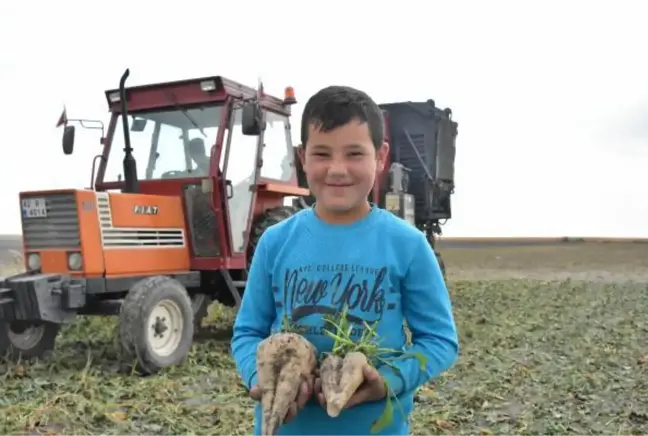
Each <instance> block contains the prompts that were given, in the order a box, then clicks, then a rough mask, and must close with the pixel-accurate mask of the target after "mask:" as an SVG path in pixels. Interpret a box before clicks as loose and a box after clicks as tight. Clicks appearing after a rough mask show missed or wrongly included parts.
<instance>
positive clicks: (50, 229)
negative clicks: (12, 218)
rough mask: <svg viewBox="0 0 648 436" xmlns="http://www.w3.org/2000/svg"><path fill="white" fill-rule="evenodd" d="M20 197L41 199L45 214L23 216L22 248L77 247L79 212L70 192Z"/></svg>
mask: <svg viewBox="0 0 648 436" xmlns="http://www.w3.org/2000/svg"><path fill="white" fill-rule="evenodd" d="M22 198H45V204H46V207H47V217H45V218H25V217H24V216H22V229H23V238H24V245H25V247H24V248H25V250H42V249H46V248H58V249H79V248H80V247H81V238H80V237H79V214H78V212H77V205H76V196H75V195H74V194H73V193H70V194H47V195H39V194H30V195H25V196H23V197H22Z"/></svg>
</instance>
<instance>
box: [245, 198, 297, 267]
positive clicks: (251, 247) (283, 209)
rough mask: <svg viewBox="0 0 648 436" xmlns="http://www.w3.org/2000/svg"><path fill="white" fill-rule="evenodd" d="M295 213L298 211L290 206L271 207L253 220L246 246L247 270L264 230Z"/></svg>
mask: <svg viewBox="0 0 648 436" xmlns="http://www.w3.org/2000/svg"><path fill="white" fill-rule="evenodd" d="M297 211H298V209H297V208H295V207H292V206H279V207H273V208H272V209H268V210H266V211H265V212H264V213H263V214H261V215H259V216H258V217H257V218H256V219H255V220H254V222H253V223H252V228H251V229H250V243H249V244H248V269H249V268H250V265H251V264H252V256H254V251H255V250H256V247H257V245H259V239H261V235H263V233H264V232H265V231H266V229H267V228H268V227H270V226H272V225H275V224H277V223H279V222H281V221H283V220H285V219H288V218H290V217H291V216H293V215H294V214H296V213H297Z"/></svg>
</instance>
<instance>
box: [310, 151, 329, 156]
mask: <svg viewBox="0 0 648 436" xmlns="http://www.w3.org/2000/svg"><path fill="white" fill-rule="evenodd" d="M313 155H314V156H318V157H326V156H328V153H324V152H323V151H318V152H315V153H313Z"/></svg>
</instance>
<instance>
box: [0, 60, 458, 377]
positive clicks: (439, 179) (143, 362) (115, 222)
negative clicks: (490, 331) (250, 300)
mask: <svg viewBox="0 0 648 436" xmlns="http://www.w3.org/2000/svg"><path fill="white" fill-rule="evenodd" d="M128 74H129V72H128V70H126V71H125V73H124V75H123V76H122V78H121V81H120V86H119V88H118V89H114V90H108V91H106V99H107V102H108V107H109V111H110V113H111V119H110V122H109V124H108V127H107V129H106V132H105V135H104V134H103V125H102V127H101V129H102V137H101V144H102V145H103V151H102V153H101V154H100V155H97V156H96V157H95V159H94V161H93V166H92V178H91V186H90V187H89V188H87V189H69V190H56V191H53V190H43V191H32V192H21V193H20V208H21V212H22V234H23V251H24V257H25V268H26V272H24V273H21V274H17V275H14V276H12V277H7V278H4V279H3V278H0V353H1V354H3V355H6V354H7V353H8V354H9V355H10V356H13V357H18V356H22V357H23V358H29V357H42V356H43V355H44V354H45V353H46V352H49V351H51V350H52V349H53V348H54V345H55V340H56V337H57V335H58V333H59V330H60V327H61V325H63V324H64V323H69V322H72V321H73V320H74V318H75V317H76V316H77V315H117V316H119V342H120V345H121V348H122V352H123V353H124V357H125V358H126V359H130V361H135V362H136V365H137V367H138V369H139V370H140V372H142V373H146V374H151V373H155V372H157V371H159V370H160V369H161V368H164V367H167V366H170V365H176V364H180V363H181V362H182V361H184V359H185V358H186V356H187V355H188V353H189V350H190V348H191V345H192V342H193V336H194V331H195V330H196V328H197V326H198V325H199V323H200V321H201V319H202V318H203V317H204V316H205V315H206V313H207V308H208V306H209V304H210V303H211V302H212V301H214V300H216V301H219V302H221V303H223V304H225V305H228V306H234V307H236V306H238V304H239V303H240V301H241V294H242V292H243V290H244V287H245V280H246V274H247V268H248V266H249V262H250V260H251V257H252V255H253V253H254V248H255V246H256V244H257V242H258V240H259V238H260V236H261V235H262V234H263V232H264V230H265V229H267V228H268V227H269V226H271V225H273V224H275V223H278V222H279V221H281V220H284V219H286V218H288V217H290V216H291V215H292V214H294V213H295V212H297V211H298V210H299V209H300V208H303V207H308V206H309V204H311V200H312V198H310V197H309V190H308V189H307V187H306V182H305V178H304V174H303V171H302V169H301V165H300V164H299V160H298V158H297V153H296V150H297V147H295V146H294V145H293V143H292V135H291V124H290V115H291V110H290V108H291V105H292V104H294V103H296V100H295V96H294V92H293V90H292V88H290V87H288V88H286V91H285V95H284V98H283V99H280V98H277V97H273V96H270V95H267V94H265V93H264V92H263V89H262V86H261V85H259V88H258V89H254V88H251V87H247V86H244V85H242V84H239V83H236V82H234V81H232V80H228V79H226V78H223V77H219V76H216V77H205V78H199V79H192V80H184V81H177V82H168V83H160V84H153V85H145V86H136V87H129V88H126V87H125V81H126V79H127V77H128ZM407 108H410V109H407ZM384 109H385V120H386V122H387V127H388V130H389V132H388V138H389V139H390V141H392V142H394V141H395V143H396V144H397V145H400V146H397V147H394V146H393V145H392V147H393V150H392V156H391V157H392V165H391V168H390V170H389V171H385V173H383V174H381V175H380V177H378V178H377V181H376V186H375V187H374V190H373V191H372V193H371V195H370V199H371V200H372V201H374V202H376V203H377V204H379V205H380V206H381V207H386V208H388V209H390V210H392V211H393V212H394V213H396V214H398V215H400V216H402V217H403V218H405V219H408V220H410V222H411V223H412V224H413V225H416V226H417V227H419V228H420V229H421V230H422V231H425V232H426V233H427V234H428V236H429V240H430V243H431V244H432V245H434V235H435V234H439V233H440V229H439V225H438V221H439V220H440V219H447V218H449V217H450V201H449V198H450V194H451V191H452V189H453V186H454V185H453V171H454V146H455V145H454V140H455V136H456V127H457V124H456V123H455V122H453V121H451V120H450V112H449V110H445V111H441V110H440V109H438V108H435V107H434V104H433V102H431V101H428V102H426V103H395V104H393V105H384ZM408 110H410V111H412V110H413V111H414V112H417V111H418V112H419V118H417V117H416V115H414V116H412V114H411V113H408V112H407V111H408ZM390 118H391V119H390ZM406 119H410V121H406ZM412 119H414V120H415V121H414V122H411V120H412ZM421 120H422V121H423V122H421ZM73 121H76V122H81V124H82V125H83V122H85V121H89V120H70V119H67V117H66V115H65V112H64V113H63V115H62V117H61V120H59V124H63V125H65V127H64V132H63V140H62V145H63V151H64V153H65V154H71V153H72V152H73V149H74V136H75V126H74V125H69V124H70V123H71V122H73ZM431 121H433V122H431ZM404 123H405V124H404ZM407 123H409V124H408V125H407V126H406V124H407ZM394 126H397V127H398V129H397V130H398V132H395V131H394ZM408 126H409V127H408ZM412 126H413V127H412ZM406 127H408V128H409V129H410V130H411V132H409V131H408V129H407V128H406ZM120 129H121V130H123V134H120V133H119V130H120ZM403 132H404V133H405V134H406V135H405V136H403ZM410 143H411V144H410ZM122 153H123V154H122ZM122 156H123V159H122ZM444 159H445V161H444ZM439 162H441V164H439ZM96 164H98V167H96V168H95V165H96ZM419 167H420V168H419ZM412 168H415V169H414V170H412ZM416 168H418V169H416ZM408 178H409V179H414V180H412V181H413V182H414V183H413V184H412V185H413V186H412V188H413V190H414V191H416V192H414V193H408V192H407V191H408V189H407V186H406V185H407V183H404V182H406V181H407V179H408ZM419 179H420V180H419ZM422 182H423V183H422ZM388 185H389V186H388ZM415 204H416V205H417V207H416V208H415V207H414V205H415ZM419 204H420V205H421V206H418V205H419Z"/></svg>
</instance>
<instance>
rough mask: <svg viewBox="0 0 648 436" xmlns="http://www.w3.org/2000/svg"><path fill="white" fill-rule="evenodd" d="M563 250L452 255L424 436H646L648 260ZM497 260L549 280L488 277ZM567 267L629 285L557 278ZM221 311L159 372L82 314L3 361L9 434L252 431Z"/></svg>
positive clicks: (423, 404) (422, 415) (424, 408)
mask: <svg viewBox="0 0 648 436" xmlns="http://www.w3.org/2000/svg"><path fill="white" fill-rule="evenodd" d="M599 249H601V250H602V249H603V248H599ZM462 250H465V249H462ZM489 250H490V249H489ZM543 250H548V249H547V248H543ZM554 250H556V251H555V253H554V255H551V254H545V255H538V257H537V258H542V256H545V257H546V261H544V263H543V262H539V261H535V262H534V261H533V256H529V255H528V254H522V255H520V256H517V257H516V256H514V255H511V251H510V249H497V250H496V249H492V250H491V253H485V252H481V253H475V252H474V251H471V253H470V255H468V254H466V258H470V261H469V260H466V258H463V260H462V258H461V254H458V253H459V251H460V250H456V251H452V252H451V253H450V252H449V253H448V255H447V257H446V259H447V268H448V270H449V276H450V282H449V288H450V292H451V294H452V299H453V304H454V307H455V313H456V319H457V323H458V328H459V333H460V339H461V352H460V358H459V360H458V362H457V364H456V365H455V366H454V367H453V368H452V370H451V371H449V372H448V373H447V374H445V375H444V376H442V377H441V378H439V379H438V380H436V381H434V382H433V383H431V384H430V385H429V386H425V387H424V388H422V389H421V390H420V392H419V393H418V394H417V408H416V411H415V413H414V414H413V416H412V425H413V431H412V433H413V434H612V433H614V434H647V433H648V410H647V409H646V407H645V405H646V404H648V321H646V316H645V314H646V313H648V299H647V298H646V291H647V286H646V282H645V281H642V280H635V279H637V278H641V277H642V276H641V274H640V272H641V268H642V266H643V265H642V264H641V262H645V259H648V256H646V253H644V257H637V256H638V254H637V253H633V255H632V256H627V258H623V256H617V257H616V259H617V262H618V263H617V264H613V262H614V259H615V256H611V257H610V256H607V257H606V256H604V255H603V254H601V255H600V258H599V257H596V255H595V254H593V253H592V252H590V251H586V250H582V252H580V254H579V252H572V253H570V254H569V258H568V257H566V254H565V252H560V248H554ZM615 250H617V248H614V249H613V250H612V252H615ZM448 251H450V250H448ZM609 254H610V251H608V255H609ZM579 255H580V257H578V256H579ZM489 256H490V257H489ZM498 257H499V259H498ZM604 258H607V259H608V261H609V264H605V262H604V261H603V259H604ZM503 259H504V260H503ZM506 259H509V260H506ZM520 259H528V262H529V263H528V264H527V265H522V264H521V263H520V262H521V260H520ZM552 259H553V260H552ZM555 259H562V261H556V260H555ZM620 259H624V260H620ZM471 262H472V265H473V269H471V265H470V264H469V263H471ZM498 262H499V264H502V262H504V263H506V265H508V271H517V272H518V273H520V274H522V273H525V272H528V273H530V275H531V276H532V277H534V276H533V274H532V273H533V271H534V270H535V271H544V272H543V274H544V275H542V276H539V275H538V276H535V277H534V280H527V279H524V278H515V277H514V278H510V277H494V274H483V275H480V274H479V273H478V272H479V271H491V272H492V271H495V268H496V266H497V265H498ZM506 265H503V266H506ZM560 265H570V267H569V269H570V270H572V271H581V272H582V271H587V270H589V271H597V272H598V273H600V272H601V271H606V270H607V271H608V272H610V273H615V274H617V275H615V277H616V278H617V280H597V279H596V277H594V278H593V279H591V280H589V279H588V276H587V275H583V274H581V276H578V277H576V278H570V277H565V276H564V275H562V276H561V275H560V274H558V275H557V276H556V277H558V279H559V280H553V278H556V277H553V278H552V277H551V275H550V274H549V273H548V272H550V271H552V270H553V271H554V272H556V273H561V272H564V269H565V268H560ZM500 266H502V265H500ZM453 268H456V269H454V272H453ZM459 269H461V270H459ZM623 271H634V272H635V275H634V276H633V275H628V276H627V278H629V279H633V280H634V281H627V280H625V281H624V280H621V279H620V277H621V278H622V275H619V274H620V273H621V272H623ZM522 275H524V274H522ZM212 309H213V311H212V314H211V316H210V326H209V333H208V334H206V335H205V336H207V338H203V339H200V338H199V339H197V341H196V344H195V346H194V349H193V351H192V354H191V358H190V361H189V362H188V363H187V364H186V365H185V366H183V367H179V368H173V369H171V370H168V371H164V372H163V373H162V374H160V375H156V376H150V377H138V376H134V375H133V376H131V375H128V374H123V373H121V372H120V367H119V359H118V355H117V347H116V344H115V323H114V320H113V319H99V318H80V319H79V321H77V322H76V323H75V324H74V325H72V326H68V327H66V328H65V330H64V332H63V333H62V334H61V336H60V337H59V340H58V342H57V349H56V351H55V353H54V355H53V356H52V357H51V358H50V359H49V360H48V361H46V362H40V363H18V364H7V363H1V364H0V377H1V378H2V387H3V391H2V394H0V433H3V434H38V433H45V434H205V435H207V434H210V435H213V434H249V432H250V431H251V427H252V401H251V400H250V399H248V398H247V397H246V394H245V390H244V389H243V387H242V385H241V384H240V382H239V379H238V376H237V375H236V372H235V370H234V364H233V361H232V359H231V357H230V355H229V342H228V340H227V338H228V334H229V332H228V326H229V325H231V322H232V316H233V314H232V312H231V311H229V310H224V309H223V308H221V307H219V306H214V307H213V308H212Z"/></svg>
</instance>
